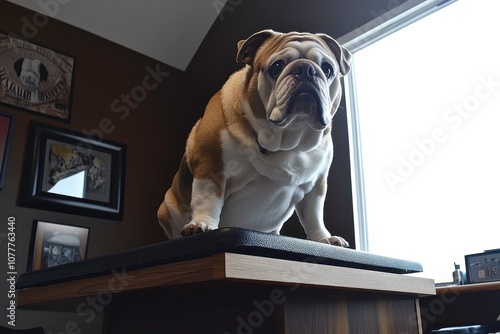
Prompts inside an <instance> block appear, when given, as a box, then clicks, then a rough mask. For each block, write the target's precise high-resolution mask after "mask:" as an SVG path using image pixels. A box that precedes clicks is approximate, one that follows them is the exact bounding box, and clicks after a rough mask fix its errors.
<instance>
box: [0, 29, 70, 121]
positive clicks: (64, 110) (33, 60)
mask: <svg viewBox="0 0 500 334" xmlns="http://www.w3.org/2000/svg"><path fill="white" fill-rule="evenodd" d="M74 64H75V60H74V58H72V57H69V56H66V55H64V54H61V53H59V52H56V51H53V50H50V49H47V48H45V47H42V46H39V45H36V44H33V43H31V42H27V41H25V40H22V39H19V38H16V37H14V36H10V35H6V34H3V33H0V102H1V103H4V104H6V105H8V106H13V107H16V108H20V109H23V110H28V111H31V112H35V113H38V114H41V115H43V116H48V117H52V118H56V119H59V120H63V121H67V122H69V121H70V116H71V115H70V112H71V97H72V86H73V76H74Z"/></svg>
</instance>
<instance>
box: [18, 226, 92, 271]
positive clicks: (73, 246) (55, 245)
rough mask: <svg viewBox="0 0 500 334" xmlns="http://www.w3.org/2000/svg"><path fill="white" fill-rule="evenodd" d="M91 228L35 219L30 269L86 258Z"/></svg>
mask: <svg viewBox="0 0 500 334" xmlns="http://www.w3.org/2000/svg"><path fill="white" fill-rule="evenodd" d="M88 241H89V229H88V228H85V227H78V226H70V225H62V224H57V223H52V222H47V221H41V220H35V221H33V229H32V235H31V243H30V251H29V258H28V271H33V270H40V269H45V268H50V267H55V266H58V265H61V264H66V263H71V262H76V261H80V260H85V259H86V258H87V247H88Z"/></svg>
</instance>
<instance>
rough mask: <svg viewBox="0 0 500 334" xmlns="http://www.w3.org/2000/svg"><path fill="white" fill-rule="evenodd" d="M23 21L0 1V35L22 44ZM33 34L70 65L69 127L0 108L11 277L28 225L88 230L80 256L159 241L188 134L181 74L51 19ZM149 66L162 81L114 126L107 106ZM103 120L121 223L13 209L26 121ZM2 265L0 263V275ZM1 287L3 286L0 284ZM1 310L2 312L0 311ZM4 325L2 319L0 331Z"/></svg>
mask: <svg viewBox="0 0 500 334" xmlns="http://www.w3.org/2000/svg"><path fill="white" fill-rule="evenodd" d="M26 20H28V21H30V22H32V23H33V12H31V11H28V10H25V9H23V8H21V7H18V6H15V5H12V4H10V3H8V2H6V1H1V2H0V31H2V32H3V33H11V34H16V35H17V36H19V37H25V36H23V32H24V35H27V34H26V31H27V30H26V26H25V24H26V23H25V22H26ZM38 24H39V22H38ZM37 29H38V31H37V32H36V33H33V30H31V31H30V34H29V36H28V37H30V38H27V40H28V41H30V42H33V43H35V44H39V45H42V46H44V47H47V48H49V49H52V50H55V51H59V52H61V53H64V54H67V55H70V56H72V57H74V58H75V74H74V89H73V103H72V110H71V121H70V123H67V122H62V121H59V120H54V119H53V118H47V117H43V116H40V115H39V114H35V113H30V112H26V111H22V110H18V109H14V108H12V107H9V106H6V105H0V111H4V112H8V113H11V114H13V115H14V116H15V128H14V132H13V141H12V146H11V153H10V157H9V160H8V167H7V173H6V182H5V185H4V188H3V190H0V223H1V228H0V233H2V235H3V234H4V233H5V232H6V228H7V218H8V217H10V216H13V217H15V218H16V250H17V253H16V265H17V271H18V273H19V274H20V273H22V272H24V271H25V270H26V266H27V259H28V248H29V243H30V239H31V228H32V221H33V220H34V219H37V220H46V221H51V222H56V223H63V224H71V225H78V226H85V227H88V228H90V240H89V247H88V257H96V256H101V255H105V254H109V253H115V252H119V251H122V250H125V249H130V248H134V247H137V246H141V245H146V244H151V243H154V242H159V241H162V240H164V236H163V232H162V230H161V228H160V227H159V225H158V224H157V222H156V210H157V207H158V205H159V204H160V202H161V201H162V199H163V194H164V192H165V190H166V189H167V186H168V184H169V183H170V181H171V179H172V176H173V174H174V173H175V170H176V168H177V166H178V161H179V160H180V157H181V155H182V151H183V142H184V141H185V138H186V133H187V132H188V131H189V129H190V127H191V123H189V120H188V121H184V120H183V119H184V118H185V115H186V114H188V113H189V112H190V108H189V107H188V105H187V103H186V101H190V100H191V99H190V98H187V97H186V96H187V92H189V89H187V87H186V80H185V74H184V73H182V72H181V71H178V70H176V69H174V68H171V67H169V66H167V65H165V64H160V63H158V62H157V61H155V60H153V59H150V58H147V57H145V56H143V55H140V54H138V53H135V52H133V51H130V50H128V49H125V48H123V47H121V46H118V45H116V44H113V43H111V42H109V41H107V40H104V39H102V38H99V37H96V36H94V35H92V34H89V33H87V32H84V31H82V30H79V29H76V28H73V27H71V26H68V25H66V24H63V23H61V22H59V21H56V20H53V19H48V21H47V22H46V24H44V25H43V26H40V27H38V28H37ZM32 33H33V34H32ZM154 42H155V43H156V42H158V41H154ZM157 66H159V68H160V71H161V72H168V73H169V75H168V77H165V78H162V79H161V80H162V81H161V82H159V85H158V87H157V88H155V89H153V90H150V91H148V95H147V98H145V99H144V101H141V102H140V103H138V106H137V107H136V108H135V109H132V108H130V114H129V115H128V117H126V118H124V119H123V120H122V119H120V118H119V116H122V115H123V114H121V113H114V112H113V111H112V108H111V103H112V102H113V101H114V100H116V99H121V97H122V94H130V93H131V90H132V89H133V88H134V87H136V86H138V85H139V86H140V85H142V82H143V78H144V77H145V76H146V75H147V74H148V72H147V70H146V68H147V67H151V68H153V69H156V68H157ZM105 118H108V119H110V120H111V122H112V123H113V125H114V130H113V131H111V132H110V133H108V134H105V135H104V138H105V139H108V140H113V141H116V142H119V143H123V144H126V145H127V161H126V180H125V203H124V208H125V209H124V216H123V220H122V221H112V220H106V219H99V218H92V217H86V216H78V215H72V214H65V213H59V212H54V211H46V210H35V209H31V208H25V207H20V206H18V196H19V188H20V184H21V180H22V178H23V175H22V169H23V164H24V163H25V161H24V159H25V150H26V141H27V138H28V125H29V123H30V121H31V120H35V121H39V122H43V123H46V124H51V125H54V126H58V127H61V128H64V129H70V130H73V131H78V132H82V131H84V130H87V131H91V132H92V131H93V130H97V129H99V126H100V122H101V120H102V119H105ZM5 240H6V239H0V242H1V244H0V247H1V248H2V253H1V254H4V245H5V246H6V243H5ZM4 261H6V256H2V258H1V260H0V263H1V264H2V265H1V267H2V268H6V264H5V262H4ZM2 281H4V279H3V276H2ZM1 286H2V287H4V285H3V283H2V285H1ZM4 292H5V294H6V291H3V288H2V297H3V295H4ZM1 305H4V304H3V303H2V304H1ZM2 309H4V310H5V308H3V306H2ZM2 314H3V313H2ZM4 318H5V316H2V322H0V324H2V323H3V321H4Z"/></svg>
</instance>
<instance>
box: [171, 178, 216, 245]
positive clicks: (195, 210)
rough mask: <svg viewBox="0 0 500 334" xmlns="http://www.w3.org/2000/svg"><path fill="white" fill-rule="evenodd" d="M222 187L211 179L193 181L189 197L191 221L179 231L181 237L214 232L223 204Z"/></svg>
mask: <svg viewBox="0 0 500 334" xmlns="http://www.w3.org/2000/svg"><path fill="white" fill-rule="evenodd" d="M223 189H224V188H223V187H222V186H221V185H220V184H218V183H216V182H215V181H214V180H212V179H196V178H195V179H194V180H193V192H192V197H191V209H192V219H191V222H190V223H188V224H186V225H185V226H184V228H183V229H182V231H181V234H182V235H183V236H187V235H191V234H196V233H201V232H206V231H209V230H214V229H216V228H217V227H218V226H219V217H220V213H221V211H222V206H223V204H224V191H223Z"/></svg>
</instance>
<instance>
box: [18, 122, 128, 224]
mask: <svg viewBox="0 0 500 334" xmlns="http://www.w3.org/2000/svg"><path fill="white" fill-rule="evenodd" d="M125 151H126V147H125V145H123V144H119V143H115V142H111V141H107V140H95V139H93V138H88V137H86V136H84V135H83V134H81V133H78V132H73V131H68V130H65V129H60V128H57V127H53V126H48V125H46V124H42V123H38V122H32V123H31V125H30V135H29V140H28V147H27V149H26V152H27V156H26V165H25V170H24V182H23V187H22V191H21V197H20V204H21V205H24V206H28V207H34V208H39V209H46V210H54V211H60V212H66V213H73V214H78V215H87V216H93V217H99V218H105V219H114V220H121V219H122V217H123V193H124V180H125Z"/></svg>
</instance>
